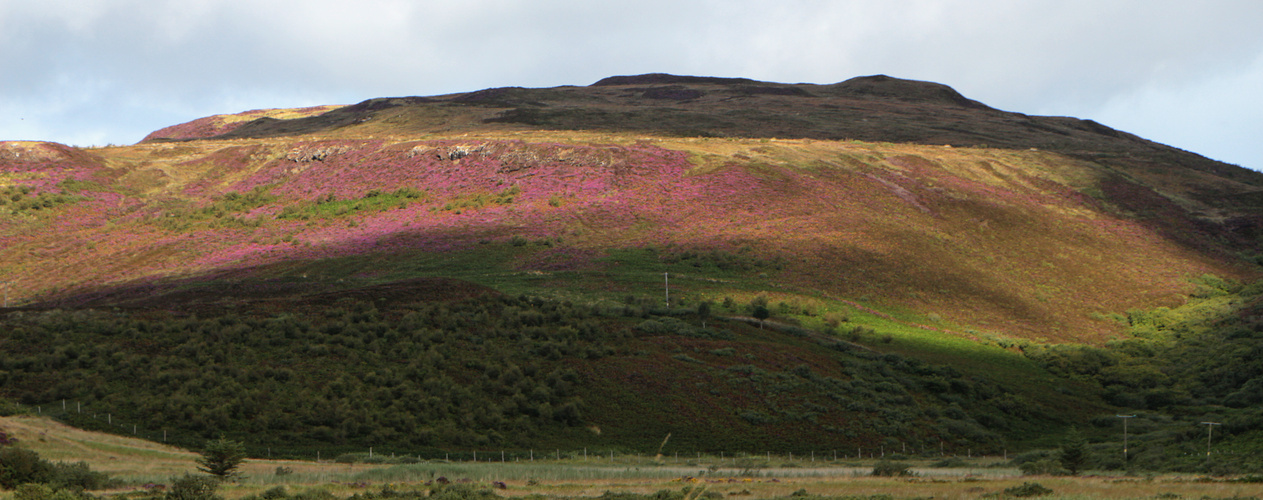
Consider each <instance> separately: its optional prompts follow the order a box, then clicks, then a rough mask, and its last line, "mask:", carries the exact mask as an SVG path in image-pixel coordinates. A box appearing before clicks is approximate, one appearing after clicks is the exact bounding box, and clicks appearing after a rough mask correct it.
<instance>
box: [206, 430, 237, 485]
mask: <svg viewBox="0 0 1263 500" xmlns="http://www.w3.org/2000/svg"><path fill="white" fill-rule="evenodd" d="M245 460H246V451H245V446H244V445H242V444H241V443H239V442H236V441H230V440H228V439H224V438H222V437H221V438H219V439H216V440H214V441H207V442H206V449H204V450H202V458H199V459H197V465H198V468H197V470H200V471H202V472H205V473H207V474H210V475H213V476H218V477H219V478H220V479H227V478H230V477H233V476H236V475H237V474H238V471H237V467H238V466H240V465H241V462H244V461H245Z"/></svg>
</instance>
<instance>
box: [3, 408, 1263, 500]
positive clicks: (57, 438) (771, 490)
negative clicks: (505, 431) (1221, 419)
mask: <svg viewBox="0 0 1263 500" xmlns="http://www.w3.org/2000/svg"><path fill="white" fill-rule="evenodd" d="M0 428H2V429H4V430H5V431H7V432H8V433H9V434H10V435H12V436H15V437H17V438H18V440H19V442H20V443H21V445H22V446H25V447H27V448H29V449H32V450H35V451H37V452H38V453H40V455H41V456H42V457H44V458H47V459H50V460H53V461H80V460H82V461H86V462H87V463H88V464H89V465H90V466H91V467H92V468H93V470H100V471H103V472H106V473H108V474H110V475H111V476H113V477H115V478H118V479H120V480H122V481H123V483H124V485H123V486H121V487H119V488H116V489H113V490H110V491H107V492H104V493H103V494H104V495H120V494H127V493H129V492H138V491H144V490H146V489H153V487H154V485H155V484H166V483H169V482H170V480H171V479H172V478H174V477H176V476H179V475H181V474H184V473H186V472H189V473H196V471H195V467H196V465H195V463H194V460H195V458H197V455H196V454H194V453H192V452H189V451H185V450H181V449H177V448H174V447H169V446H165V445H161V444H158V443H152V442H148V441H142V440H136V439H130V438H124V437H119V436H114V435H108V434H101V433H95V432H88V431H83V430H79V429H75V428H71V427H67V426H64V425H61V424H58V423H56V422H53V421H51V420H48V419H42V418H34V417H4V418H0ZM560 453H561V455H562V459H561V460H557V459H556V458H555V456H550V455H552V453H551V452H544V451H541V452H540V453H539V456H538V457H537V459H536V460H533V461H531V460H522V461H506V462H501V461H499V457H497V456H492V457H488V458H490V460H489V461H488V462H478V463H473V462H448V461H442V460H439V461H429V462H421V463H416V464H406V465H370V464H347V463H335V462H333V461H331V460H322V461H320V462H313V461H291V460H267V459H250V460H248V461H247V462H246V463H245V464H244V466H243V472H244V474H245V475H244V477H242V478H240V479H239V480H237V481H235V482H230V483H225V485H224V486H223V487H221V488H220V490H219V491H220V493H221V494H222V495H223V496H224V497H226V498H228V499H236V498H244V497H248V496H252V495H260V494H262V493H263V492H264V491H267V490H269V489H273V488H276V487H277V486H283V487H284V488H285V489H286V491H288V492H289V493H290V494H298V493H302V492H306V491H323V492H327V493H329V494H332V495H333V496H334V497H338V498H345V497H349V496H352V495H355V494H365V493H375V494H380V492H382V491H386V490H389V491H395V492H406V491H426V490H427V489H429V488H430V487H431V485H432V484H434V483H436V482H441V480H440V481H436V480H438V479H439V478H446V479H447V480H449V481H452V482H453V483H457V484H461V483H468V484H469V485H470V486H472V487H475V488H486V489H493V488H494V492H495V494H497V495H499V496H503V497H531V498H590V497H600V496H602V495H607V494H608V493H618V494H626V493H633V494H644V495H650V494H653V493H656V492H659V491H662V490H671V491H681V490H683V489H685V488H699V490H694V491H700V492H701V494H702V495H706V496H710V497H713V498H718V497H716V495H718V496H719V497H732V498H738V499H755V498H776V497H790V496H793V497H801V496H823V497H880V498H894V499H903V498H936V499H974V498H989V497H1010V496H1012V495H1004V491H1005V490H1006V489H1012V488H1019V487H1022V486H1023V485H1024V484H1025V483H1038V484H1039V485H1041V486H1043V487H1045V488H1048V489H1050V490H1052V493H1051V494H1048V495H1046V496H1042V497H1041V498H1110V499H1115V498H1119V499H1121V498H1163V499H1177V498H1202V499H1207V498H1210V499H1217V498H1238V499H1239V498H1249V497H1259V496H1260V495H1263V483H1259V482H1252V481H1244V480H1241V479H1237V480H1232V479H1224V478H1207V477H1200V476H1191V475H1159V476H1153V475H1149V476H1124V475H1119V474H1111V475H1094V474H1093V472H1092V471H1089V472H1088V473H1087V475H1085V476H1082V477H1051V476H1034V477H1032V476H1022V475H1021V473H1020V472H1019V471H1017V470H1016V469H1014V468H1012V467H1007V466H1005V465H1004V464H1005V462H1004V460H1003V458H1002V457H953V458H952V460H950V461H949V460H945V459H938V460H929V459H918V460H913V461H910V462H909V463H911V464H912V465H913V468H912V470H913V471H914V473H915V475H914V476H912V477H894V478H891V477H872V476H871V475H869V472H870V471H871V470H872V467H873V466H874V465H875V464H876V463H877V459H869V458H865V459H863V460H856V459H855V457H854V456H851V457H841V456H839V457H838V459H837V460H834V459H833V457H832V456H818V457H804V456H792V457H791V456H777V455H771V456H770V457H768V456H747V457H739V458H734V457H731V456H726V457H718V456H707V455H701V456H677V455H672V454H670V452H667V453H666V454H664V455H661V456H654V457H650V456H631V455H627V456H615V457H613V458H612V459H611V458H610V457H605V456H596V455H588V456H586V457H585V456H583V455H582V454H580V453H579V452H560ZM769 458H770V460H769ZM942 462H950V463H951V465H953V466H952V467H936V466H935V465H936V464H938V465H941V463H942ZM278 472H280V474H278ZM496 482H498V483H503V487H502V488H501V487H498V486H497V485H495V484H494V483H496ZM1010 491H1013V490H1010ZM0 498H4V499H8V498H13V494H12V492H4V493H0Z"/></svg>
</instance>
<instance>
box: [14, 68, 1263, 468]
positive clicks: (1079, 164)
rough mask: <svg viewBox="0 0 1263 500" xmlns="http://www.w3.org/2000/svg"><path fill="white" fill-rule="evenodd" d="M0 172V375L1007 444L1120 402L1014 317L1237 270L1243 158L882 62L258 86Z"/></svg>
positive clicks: (220, 422)
mask: <svg viewBox="0 0 1263 500" xmlns="http://www.w3.org/2000/svg"><path fill="white" fill-rule="evenodd" d="M0 186H2V187H0V189H3V191H2V192H0V194H3V196H2V197H0V273H2V276H3V280H4V281H6V282H7V286H8V288H7V289H6V291H8V292H10V293H11V296H10V299H11V300H12V301H13V302H14V303H15V304H16V305H17V306H18V307H10V308H7V309H4V310H3V311H4V312H3V314H4V319H3V321H5V325H6V334H5V335H6V336H5V337H4V339H3V342H4V344H3V345H5V346H6V349H7V350H8V351H9V352H11V353H13V356H12V359H10V360H8V361H5V364H4V366H3V367H0V369H3V370H4V371H5V377H6V379H5V389H4V390H5V395H7V396H9V397H14V398H18V399H21V400H23V401H26V402H31V403H36V402H49V401H55V400H60V399H62V398H67V399H79V400H86V401H91V402H92V403H93V404H107V405H110V407H111V408H118V409H119V410H118V414H121V415H127V417H128V418H131V419H134V420H137V419H139V420H141V421H143V422H144V423H145V426H147V427H149V428H150V429H151V430H153V429H159V428H163V427H164V426H172V427H173V428H178V429H180V431H181V434H180V435H181V436H183V437H181V438H180V439H186V440H190V441H188V442H189V443H194V442H195V441H196V440H198V439H202V438H204V437H206V436H209V435H213V434H215V433H217V432H224V431H228V432H231V433H235V434H236V435H240V436H250V437H251V440H253V441H254V442H256V443H257V446H265V445H269V444H272V445H276V444H279V443H282V442H287V443H291V444H292V445H293V446H294V447H295V451H296V452H297V451H299V450H298V449H299V448H302V449H311V448H313V447H317V448H318V447H321V446H327V447H342V446H346V447H360V446H364V445H367V444H371V443H387V442H389V443H395V445H396V446H399V447H401V451H403V450H402V448H404V447H408V448H410V450H411V451H414V452H415V451H417V450H421V449H429V450H438V449H442V448H463V449H470V448H475V449H476V448H478V447H485V446H513V447H520V448H528V447H532V446H547V445H550V444H558V443H568V444H575V443H578V444H588V445H592V446H608V447H615V448H620V449H640V450H645V451H652V450H649V448H652V447H654V446H656V445H657V443H658V442H660V440H661V437H662V436H663V435H666V434H667V433H672V435H673V436H675V437H673V438H672V440H673V442H675V443H677V444H678V445H679V446H683V447H692V448H693V449H703V450H724V449H728V450H741V449H745V450H747V451H750V450H749V448H750V447H752V446H765V444H764V443H767V442H769V441H774V442H776V443H779V444H777V446H780V447H782V448H781V449H785V450H795V449H797V450H803V451H806V450H804V449H803V447H804V446H811V445H817V444H819V442H820V441H821V439H820V437H819V436H821V435H827V436H829V438H828V439H827V440H826V441H828V442H829V443H832V444H833V445H836V446H839V447H852V446H859V447H870V448H871V447H874V446H876V447H881V446H885V445H887V444H889V445H891V446H894V443H900V444H905V445H906V444H913V443H915V444H913V446H914V447H916V448H917V449H919V450H927V449H931V448H932V447H933V446H934V445H935V444H936V443H944V442H946V443H947V444H948V445H951V446H954V447H956V448H963V449H989V450H996V449H1001V448H1003V447H1004V446H1005V443H1014V444H1016V443H1024V445H1030V444H1031V443H1034V442H1039V440H1040V439H1043V438H1042V437H1040V436H1033V435H1032V434H1031V432H1030V431H1033V430H1037V429H1046V428H1049V427H1050V426H1052V427H1058V426H1062V425H1066V424H1068V423H1071V422H1084V421H1086V420H1087V419H1088V418H1090V417H1091V416H1092V415H1095V414H1108V413H1109V411H1110V409H1111V406H1110V405H1111V404H1120V403H1126V402H1125V401H1121V400H1117V399H1111V398H1113V396H1112V394H1114V393H1110V392H1109V391H1110V390H1111V389H1109V387H1112V385H1111V382H1108V381H1106V382H1100V381H1098V380H1096V379H1092V378H1091V377H1088V378H1087V379H1085V378H1083V376H1081V375H1082V374H1078V373H1076V372H1075V371H1074V370H1068V371H1067V370H1065V369H1051V370H1050V368H1049V367H1050V366H1052V365H1051V364H1050V363H1052V362H1051V361H1049V360H1050V359H1054V358H1050V357H1047V356H1044V357H1039V356H1034V357H1032V356H1028V355H1027V354H1029V353H1030V352H1034V351H1036V349H1034V347H1035V346H1040V345H1045V344H1048V345H1052V344H1062V343H1084V344H1090V345H1093V346H1096V348H1102V347H1105V346H1107V344H1109V343H1110V342H1111V341H1116V340H1117V339H1121V338H1127V337H1129V336H1131V335H1134V332H1132V325H1130V324H1129V323H1127V322H1126V321H1124V322H1120V321H1116V320H1115V319H1114V318H1125V317H1126V316H1125V315H1126V314H1127V313H1128V311H1143V310H1153V309H1155V308H1159V307H1167V308H1174V307H1178V306H1181V305H1183V304H1185V303H1186V302H1188V300H1189V296H1190V294H1195V293H1197V292H1198V290H1200V289H1201V288H1199V287H1203V286H1206V285H1205V283H1234V282H1249V281H1253V280H1256V279H1257V278H1258V277H1259V272H1260V269H1259V263H1260V254H1259V252H1258V248H1259V238H1260V227H1261V225H1260V223H1261V221H1263V216H1261V214H1260V210H1263V206H1261V204H1260V200H1261V199H1263V195H1261V194H1260V193H1261V192H1263V174H1259V173H1256V172H1251V171H1249V170H1245V169H1242V168H1240V167H1236V166H1232V165H1226V164H1223V163H1219V162H1214V161H1211V160H1208V159H1205V158H1202V157H1200V156H1197V155H1195V154H1192V153H1188V152H1184V151H1180V150H1178V149H1175V148H1171V147H1168V146H1164V145H1160V144H1156V143H1152V142H1150V141H1146V140H1144V139H1141V138H1138V137H1135V136H1132V135H1129V134H1126V133H1124V132H1120V131H1116V130H1112V129H1109V128H1107V127H1104V126H1101V125H1099V124H1095V123H1092V122H1088V121H1082V120H1076V119H1072V118H1058V117H1031V116H1025V115H1020V114H1017V113H1008V112H1004V111H999V110H995V109H992V108H990V107H987V106H986V105H983V104H981V103H978V102H976V101H972V100H969V99H967V98H965V97H963V96H961V95H960V94H958V93H957V92H955V91H954V90H952V89H951V88H949V87H947V86H944V85H939V84H934V83H928V82H915V81H908V80H899V79H894V78H889V77H884V76H875V77H861V78H856V79H852V80H848V81H845V82H841V83H838V84H833V85H810V84H778V83H768V82H756V81H752V80H746V79H731V78H710V77H686V76H673V75H640V76H630V77H613V78H609V79H605V80H602V81H600V82H597V83H596V84H593V85H591V86H587V87H559V88H553V89H522V88H501V89H487V90H483V91H477V92H470V93H462V94H453V95H447V96H431V97H403V98H382V99H372V100H368V101H365V102H362V103H359V104H355V105H351V106H328V107H320V108H308V109H302V110H266V111H252V112H247V113H243V114H240V115H220V116H217V117H210V118H206V119H201V120H197V121H194V122H190V123H188V124H183V125H176V126H172V127H168V128H166V129H163V130H161V131H158V132H155V133H154V134H151V135H150V136H149V137H147V138H146V140H145V141H142V143H140V144H137V145H133V146H122V147H110V148H94V149H76V148H70V147H67V146H63V145H58V144H52V143H37V142H7V143H0ZM664 273H665V276H664ZM1220 289H1222V290H1229V291H1228V292H1225V293H1237V292H1236V291H1235V290H1237V289H1235V288H1232V286H1229V285H1224V286H1222V287H1220ZM703 304H705V306H704V307H703ZM760 307H762V308H763V309H764V310H766V311H767V312H768V313H769V314H771V315H772V316H773V318H774V320H775V321H776V322H775V323H773V324H772V326H770V327H768V328H759V326H758V325H757V324H748V323H746V321H749V320H748V319H746V318H747V317H748V316H750V315H752V314H753V313H754V312H756V311H758V310H759V308H760ZM764 326H767V325H764ZM50 338H52V339H56V341H55V342H53V343H51V344H50V343H49V339H50ZM49 345H55V346H58V347H57V348H55V349H53V350H52V351H51V352H50V351H49V349H48V348H47V346H49ZM1040 352H1042V351H1040ZM1024 353H1025V354H1024ZM103 360H110V362H105V361H103ZM331 367H336V369H333V368H331ZM53 374H58V376H59V377H60V378H59V379H58V380H61V382H57V383H54V382H53V379H50V378H48V377H51V376H53ZM1180 380H1184V379H1183V378H1181V379H1180ZM1168 382H1170V383H1172V384H1175V383H1176V382H1175V381H1168ZM1247 382H1248V380H1240V381H1237V382H1234V383H1238V384H1245V383H1247ZM1129 383H1130V382H1129ZM1114 385H1118V384H1114ZM1124 386H1126V384H1124ZM1049 387H1056V388H1058V390H1056V391H1049V390H1047V389H1048V388H1049ZM1181 387H1185V388H1187V387H1192V386H1181ZM1168 388H1169V387H1168ZM1150 389H1154V387H1148V388H1147V389H1146V390H1150ZM1236 393H1237V392H1234V390H1228V388H1221V390H1220V392H1218V393H1216V394H1218V395H1217V396H1215V397H1216V398H1221V399H1222V398H1227V397H1229V396H1230V395H1231V394H1236ZM173 394H174V395H177V396H178V397H175V398H172V397H169V396H171V395H173ZM1239 397H1247V396H1239ZM1251 397H1252V396H1251ZM1153 401H1154V402H1155V403H1154V407H1155V408H1158V407H1161V406H1162V405H1159V404H1157V403H1158V402H1160V401H1159V399H1158V398H1157V397H1156V396H1155V399H1154V400H1153ZM1216 401H1218V400H1216ZM365 402H372V403H371V404H366V403H365ZM1187 403H1188V404H1203V403H1206V404H1209V403H1213V401H1198V402H1187ZM1126 404H1135V402H1132V403H1126ZM1145 404H1147V403H1145ZM1181 404H1184V403H1181ZM361 405H363V407H362V408H361V407H360V406H361ZM410 405H419V406H410ZM124 408H129V409H124ZM418 412H426V413H425V415H427V417H426V418H424V419H418V418H417V417H416V414H417V413H418ZM409 415H411V416H409ZM632 416H635V417H632ZM681 416H683V417H684V418H683V419H681V418H680V417H681ZM68 418H75V417H72V416H68ZM76 423H77V424H79V425H87V426H91V425H94V424H93V423H92V422H87V421H83V422H79V421H76ZM591 429H598V430H599V431H600V432H599V433H598V432H597V431H595V430H591ZM822 433H823V434H822ZM895 436H899V438H896V437H895ZM890 439H895V441H889V440H890ZM357 449H358V448H357Z"/></svg>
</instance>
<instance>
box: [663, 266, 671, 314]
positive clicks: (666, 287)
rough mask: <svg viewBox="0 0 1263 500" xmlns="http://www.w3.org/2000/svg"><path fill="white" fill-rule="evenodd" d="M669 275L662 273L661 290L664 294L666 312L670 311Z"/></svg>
mask: <svg viewBox="0 0 1263 500" xmlns="http://www.w3.org/2000/svg"><path fill="white" fill-rule="evenodd" d="M670 274H671V273H662V289H663V291H665V293H666V299H667V311H670V310H671V277H670Z"/></svg>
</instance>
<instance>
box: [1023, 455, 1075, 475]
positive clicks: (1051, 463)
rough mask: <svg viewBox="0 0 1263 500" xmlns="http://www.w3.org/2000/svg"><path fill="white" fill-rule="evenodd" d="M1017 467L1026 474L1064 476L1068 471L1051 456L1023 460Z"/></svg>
mask: <svg viewBox="0 0 1263 500" xmlns="http://www.w3.org/2000/svg"><path fill="white" fill-rule="evenodd" d="M1018 468H1019V469H1021V470H1022V474H1025V475H1027V476H1064V475H1066V474H1068V473H1069V471H1067V470H1066V469H1064V468H1062V467H1061V463H1060V462H1058V461H1056V460H1053V459H1051V458H1045V459H1041V460H1034V461H1030V462H1025V463H1023V464H1022V465H1019V466H1018Z"/></svg>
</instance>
